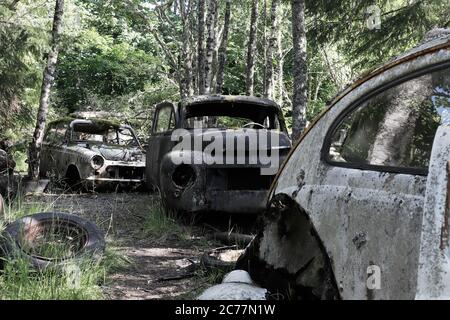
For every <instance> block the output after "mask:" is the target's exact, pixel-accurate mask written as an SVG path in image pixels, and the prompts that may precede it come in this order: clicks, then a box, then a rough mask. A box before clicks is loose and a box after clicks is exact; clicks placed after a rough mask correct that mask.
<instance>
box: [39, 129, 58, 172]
mask: <svg viewBox="0 0 450 320" xmlns="http://www.w3.org/2000/svg"><path fill="white" fill-rule="evenodd" d="M55 137H56V124H53V123H50V124H49V125H48V128H47V130H46V132H45V135H44V139H43V141H42V145H41V152H40V161H39V173H40V175H41V176H44V177H45V176H47V175H48V173H49V172H51V171H53V169H54V168H53V166H52V164H51V159H52V157H51V154H52V149H53V144H54V143H55Z"/></svg>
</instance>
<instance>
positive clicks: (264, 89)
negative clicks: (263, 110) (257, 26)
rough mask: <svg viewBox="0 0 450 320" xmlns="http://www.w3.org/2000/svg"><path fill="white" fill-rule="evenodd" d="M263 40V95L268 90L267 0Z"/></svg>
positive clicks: (264, 6)
mask: <svg viewBox="0 0 450 320" xmlns="http://www.w3.org/2000/svg"><path fill="white" fill-rule="evenodd" d="M262 21H263V40H262V49H263V50H262V51H263V61H264V63H263V83H262V87H263V95H265V93H266V92H267V88H266V83H267V65H266V62H267V0H264V4H263V16H262Z"/></svg>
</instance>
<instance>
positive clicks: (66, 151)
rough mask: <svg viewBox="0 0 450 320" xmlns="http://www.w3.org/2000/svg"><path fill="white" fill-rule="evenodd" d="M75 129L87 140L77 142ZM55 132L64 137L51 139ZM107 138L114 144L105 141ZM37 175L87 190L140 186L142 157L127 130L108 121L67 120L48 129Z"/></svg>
mask: <svg viewBox="0 0 450 320" xmlns="http://www.w3.org/2000/svg"><path fill="white" fill-rule="evenodd" d="M77 126H80V128H81V127H82V128H83V129H79V130H80V133H79V134H80V135H83V134H84V135H86V139H87V140H77V138H76V135H75V130H78V129H75V128H77ZM54 128H58V129H57V130H61V132H63V134H62V135H61V136H58V137H56V138H52V139H50V138H49V136H50V133H49V132H50V131H51V130H52V129H54ZM122 130H123V131H124V132H125V131H126V132H127V135H128V137H127V138H129V139H130V141H129V142H126V143H122V142H120V141H121V140H120V138H119V132H122ZM108 132H109V133H108ZM90 134H91V135H90ZM108 135H111V137H112V138H111V139H112V141H114V143H112V142H110V141H108V140H107V139H110V137H109V136H108ZM115 135H117V137H116V136H115ZM93 137H95V139H94V138H93ZM116 140H117V141H116ZM40 172H41V174H42V175H45V176H51V177H55V178H56V179H58V180H71V181H72V180H76V183H78V181H79V182H80V183H81V184H83V185H84V186H86V187H88V188H90V189H91V188H93V187H98V186H103V185H117V184H127V185H129V184H143V183H144V174H145V155H144V150H143V149H142V146H141V144H140V142H139V140H138V139H137V137H136V135H135V134H134V131H133V129H132V128H131V127H130V126H127V125H120V124H119V123H118V122H116V121H109V120H97V119H96V120H86V119H72V118H67V119H61V120H57V121H55V122H53V123H51V124H50V125H49V128H48V130H47V133H46V138H44V143H43V147H42V152H41V165H40ZM72 182H73V181H72Z"/></svg>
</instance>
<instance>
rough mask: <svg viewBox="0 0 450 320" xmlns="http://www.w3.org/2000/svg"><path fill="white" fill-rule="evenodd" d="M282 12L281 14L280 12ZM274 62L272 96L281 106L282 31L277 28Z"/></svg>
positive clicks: (282, 82) (282, 79)
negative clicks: (274, 73)
mask: <svg viewBox="0 0 450 320" xmlns="http://www.w3.org/2000/svg"><path fill="white" fill-rule="evenodd" d="M281 11H282V12H281ZM281 13H283V15H281V16H284V8H283V5H282V6H281V8H280V14H281ZM275 61H276V69H277V72H276V85H275V84H274V87H276V91H275V94H274V99H275V101H276V102H277V103H278V104H279V105H280V106H281V105H282V104H283V84H284V53H283V30H282V28H278V34H277V53H276V56H275Z"/></svg>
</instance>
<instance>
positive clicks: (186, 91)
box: [180, 0, 194, 98]
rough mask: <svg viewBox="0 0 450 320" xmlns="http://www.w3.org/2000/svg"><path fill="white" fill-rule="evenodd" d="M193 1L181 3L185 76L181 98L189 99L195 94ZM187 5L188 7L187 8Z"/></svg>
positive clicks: (183, 77) (182, 54)
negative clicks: (191, 16)
mask: <svg viewBox="0 0 450 320" xmlns="http://www.w3.org/2000/svg"><path fill="white" fill-rule="evenodd" d="M191 1H192V0H189V1H188V2H187V3H186V2H185V1H180V15H181V21H182V24H183V40H182V53H181V56H182V63H183V76H182V77H181V81H182V84H181V97H182V98H185V97H189V96H192V95H193V94H194V88H193V86H192V53H191V28H190V19H189V17H190V12H191ZM186 4H187V7H186Z"/></svg>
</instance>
